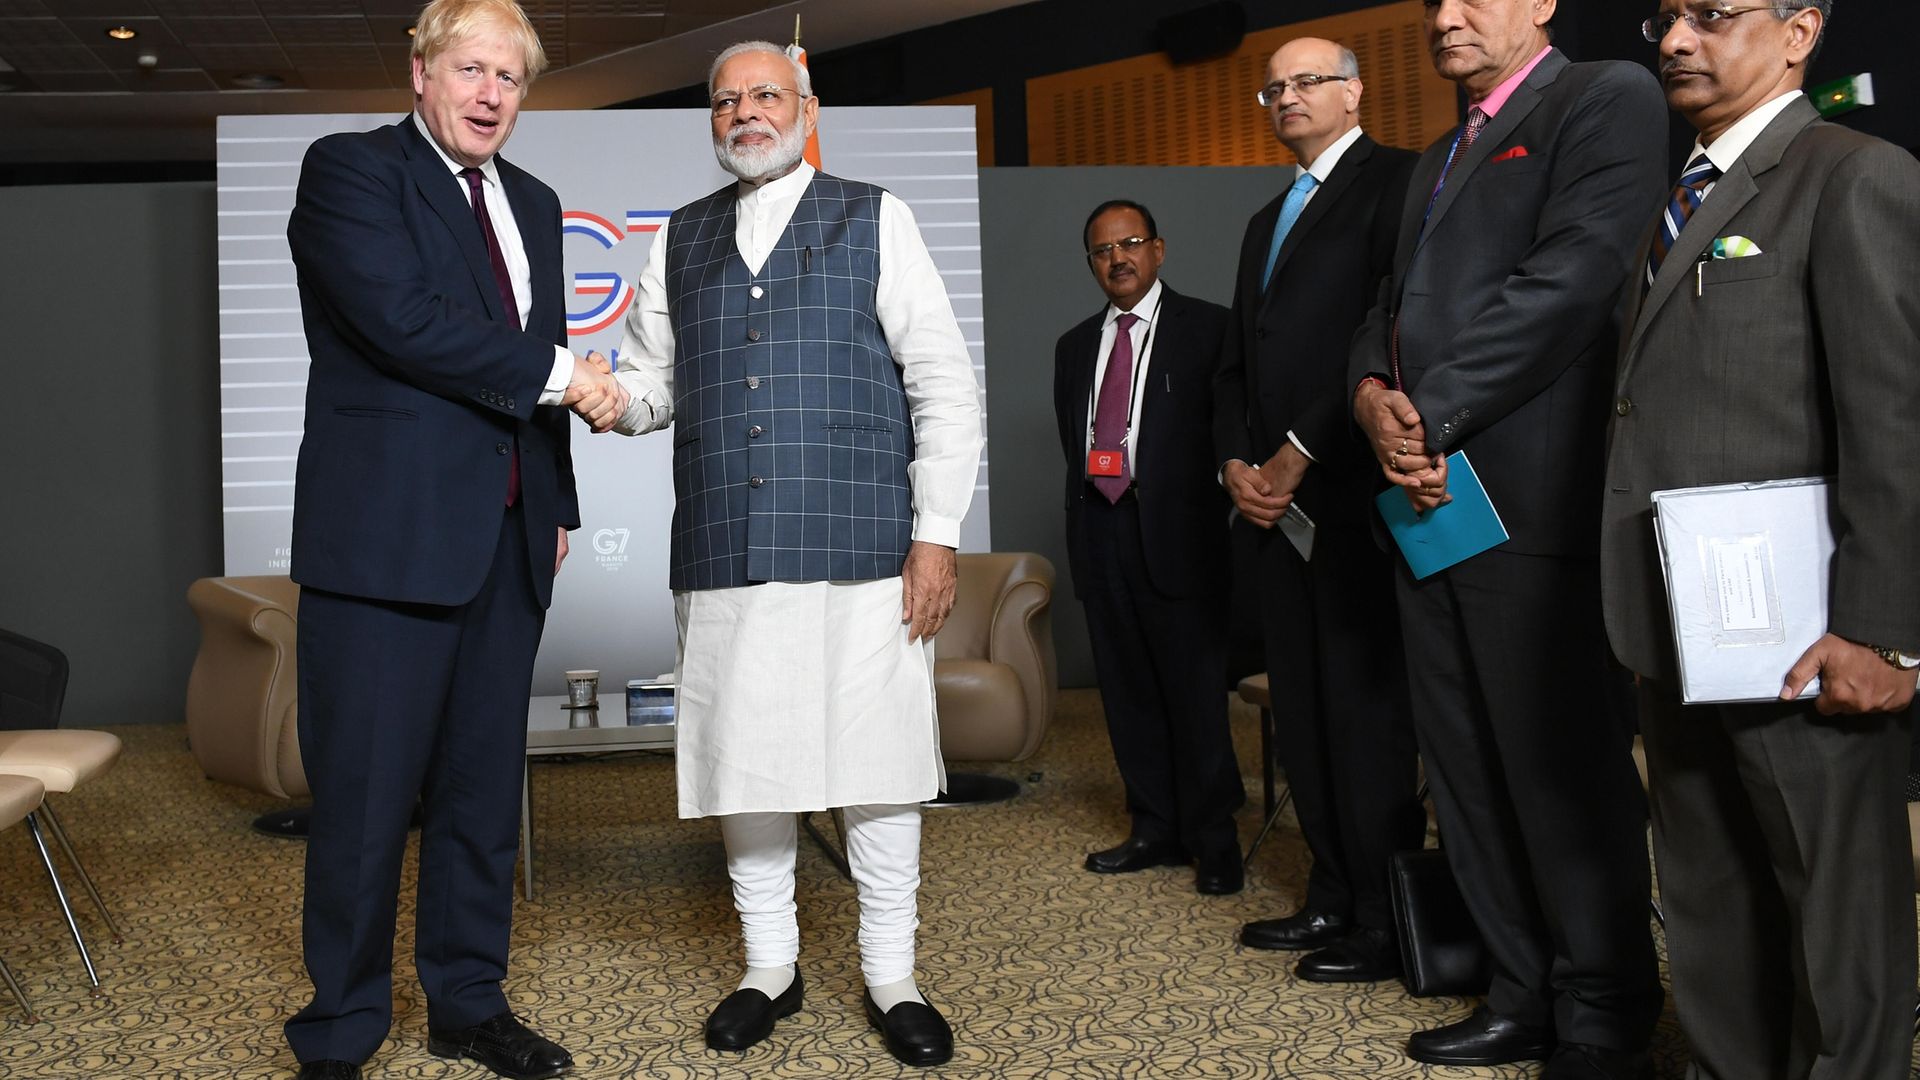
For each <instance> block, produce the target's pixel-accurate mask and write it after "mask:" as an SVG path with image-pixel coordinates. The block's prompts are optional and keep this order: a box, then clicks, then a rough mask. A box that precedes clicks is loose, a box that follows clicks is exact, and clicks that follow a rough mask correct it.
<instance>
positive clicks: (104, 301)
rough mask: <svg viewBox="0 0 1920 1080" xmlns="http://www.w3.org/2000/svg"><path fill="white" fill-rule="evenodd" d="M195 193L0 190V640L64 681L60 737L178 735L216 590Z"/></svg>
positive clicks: (214, 479) (211, 406)
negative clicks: (115, 727) (202, 617)
mask: <svg viewBox="0 0 1920 1080" xmlns="http://www.w3.org/2000/svg"><path fill="white" fill-rule="evenodd" d="M213 208H214V192H213V185H212V184H210V183H182V184H110V185H86V186H75V187H16V188H0V250H3V251H6V252H7V253H8V254H9V256H10V257H11V259H12V261H13V265H12V266H11V267H10V268H9V269H8V271H7V274H6V283H5V286H4V287H0V327H4V328H5V336H4V338H0V400H4V401H6V402H7V417H6V420H5V421H4V422H0V463H4V464H0V475H4V477H5V496H4V506H5V509H4V510H3V511H0V626H4V627H6V628H7V629H9V630H12V631H15V632H17V633H22V634H26V635H28V636H29V637H34V638H39V639H41V640H43V641H48V642H51V643H53V644H55V645H57V646H59V647H60V648H61V649H63V650H65V652H66V654H67V657H68V659H69V660H70V661H71V662H72V665H73V675H72V682H71V684H70V686H69V687H68V690H67V705H66V716H65V722H66V723H67V724H68V725H69V726H88V725H98V724H126V723H139V722H149V721H151V722H164V721H178V720H179V719H180V716H181V702H182V700H183V698H184V697H185V693H186V685H187V671H188V669H189V668H190V667H191V666H192V664H193V653H194V649H195V647H196V646H197V644H198V642H199V636H198V631H197V630H196V629H195V626H194V621H193V615H192V613H191V612H190V611H188V609H187V600H186V590H187V585H188V583H189V582H191V581H193V580H194V579H195V578H198V577H204V576H206V575H208V574H217V573H219V572H220V470H219V459H220V438H219V430H220V428H219V424H220V414H219V405H220V391H219V385H218V384H219V379H220V376H219V371H220V366H219V342H218V339H217V338H216V336H215V335H216V325H215V319H216V316H215V309H216V307H217V306H218V302H217V300H216V293H215V289H214V260H215V252H214V228H213V222H214V216H213Z"/></svg>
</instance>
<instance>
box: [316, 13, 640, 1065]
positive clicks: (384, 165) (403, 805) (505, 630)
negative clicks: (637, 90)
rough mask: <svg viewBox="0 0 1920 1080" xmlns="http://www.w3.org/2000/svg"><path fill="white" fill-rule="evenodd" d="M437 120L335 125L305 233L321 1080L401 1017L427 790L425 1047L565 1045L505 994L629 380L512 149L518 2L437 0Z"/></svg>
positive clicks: (547, 201)
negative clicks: (579, 467)
mask: <svg viewBox="0 0 1920 1080" xmlns="http://www.w3.org/2000/svg"><path fill="white" fill-rule="evenodd" d="M416 26H417V28H418V30H417V33H416V35H415V37H414V40H413V89H414V112H413V115H411V116H409V117H407V118H406V119H404V120H401V121H400V122H399V123H397V124H394V125H392V126H390V127H383V128H379V129H376V130H373V131H367V132H355V133H351V134H340V135H331V136H328V137H327V138H324V139H321V140H320V141H318V142H316V143H315V144H314V145H313V146H312V147H311V148H310V149H309V150H308V152H307V156H306V160H305V161H304V162H303V163H302V165H301V168H300V184H299V190H298V194H297V196H296V201H295V205H294V210H293V214H292V216H291V218H290V219H289V221H288V225H287V242H288V244H289V246H290V247H291V249H292V254H293V262H294V265H295V267H296V269H297V270H298V273H299V286H300V306H301V313H302V316H303V319H304V322H305V326H306V336H307V348H308V352H309V354H310V356H311V359H312V366H311V368H310V370H309V372H308V376H307V409H306V432H305V438H304V440H303V442H302V443H301V446H300V461H299V465H298V471H297V474H296V476H297V480H296V487H295V490H294V514H293V551H294V554H293V579H294V580H295V581H297V582H299V583H300V585H301V586H302V591H301V597H300V635H299V637H300V640H299V664H300V752H301V756H302V759H303V760H304V761H305V763H306V769H307V778H308V780H309V781H310V783H311V784H312V787H313V820H312V826H311V831H310V833H309V837H308V843H307V874H306V901H305V927H304V930H305V947H306V962H307V971H308V974H309V975H310V976H311V978H312V980H313V990H314V992H313V999H312V1001H311V1002H310V1003H309V1004H308V1005H307V1007H306V1008H304V1009H302V1010H301V1011H300V1013H299V1015H297V1016H295V1017H294V1018H293V1019H292V1020H290V1021H289V1022H288V1023H287V1026H286V1033H287V1041H288V1042H289V1043H291V1044H292V1046H293V1050H294V1054H295V1056H296V1057H298V1058H299V1059H300V1062H301V1068H300V1076H301V1077H303V1078H308V1080H336V1078H348V1080H350V1078H354V1077H358V1076H359V1075H360V1066H361V1064H362V1063H363V1062H365V1061H366V1060H367V1059H368V1058H369V1057H371V1056H372V1055H373V1053H374V1051H375V1050H376V1049H377V1048H378V1047H379V1045H380V1043H381V1040H383V1039H384V1038H385V1037H386V1035H387V1031H388V1028H389V1026H390V1025H391V1022H392V1017H393V998H392V967H393V932H394V918H395V907H396V904H397V896H396V893H397V891H398V888H399V882H400V861H401V857H402V855H403V853H404V851H405V849H406V842H407V822H408V818H409V817H410V815H411V814H412V812H413V808H414V805H415V803H416V801H417V802H418V803H419V804H420V805H421V807H422V809H423V823H422V827H421V836H420V880H419V916H418V927H417V929H416V942H417V944H416V947H415V953H414V961H415V967H416V969H417V970H418V972H419V975H420V982H421V986H422V988H423V989H424V990H425V992H426V999H427V1030H428V1041H427V1048H428V1050H430V1051H431V1052H432V1053H433V1054H435V1055H436V1056H440V1057H471V1058H475V1059H477V1060H479V1061H480V1062H482V1063H483V1064H485V1065H486V1066H487V1067H489V1068H491V1069H492V1070H493V1071H495V1072H497V1073H499V1074H501V1075H503V1076H511V1077H544V1076H554V1075H558V1074H559V1073H560V1072H562V1071H564V1070H565V1069H566V1068H568V1067H569V1066H570V1065H571V1064H572V1060H571V1058H569V1057H568V1055H567V1052H566V1051H565V1050H563V1049H561V1048H560V1047H559V1046H557V1045H555V1044H554V1043H553V1042H551V1041H549V1040H547V1039H544V1038H542V1037H540V1036H539V1035H536V1034H534V1033H533V1032H532V1031H530V1030H528V1029H527V1028H526V1027H525V1026H524V1025H522V1024H521V1023H520V1022H519V1021H518V1020H516V1019H515V1018H514V1015H513V1013H512V1012H511V1011H510V1010H509V1008H508V1006H507V1000H506V997H505V995H504V994H503V993H502V991H501V986H500V983H501V980H502V979H503V978H504V977H505V975H506V967H507V940H508V936H509V930H510V926H511V922H512V915H513V863H514V854H515V850H516V848H517V846H518V833H519V824H520V821H519V805H520V804H519V799H518V798H517V795H518V792H519V789H520V784H521V769H522V767H523V761H524V753H525V748H526V705H525V702H526V698H527V689H528V684H529V682H530V680H531V676H532V670H533V659H534V653H535V651H536V649H537V648H538V646H539V642H540V630H541V627H542V624H543V622H544V620H545V615H546V607H547V604H548V602H549V599H550V598H551V596H552V590H553V576H554V574H555V573H556V572H558V570H559V565H560V560H561V559H562V558H564V557H565V555H566V530H567V529H570V528H577V527H578V526H579V524H580V511H579V506H578V503H577V502H576V500H575V496H574V484H573V465H572V459H571V457H570V456H569V455H568V451H567V437H568V435H567V427H568V421H567V416H566V413H565V411H564V410H563V409H561V408H557V407H554V406H558V405H563V404H567V405H573V406H575V407H576V408H577V409H579V410H580V411H582V412H583V413H584V414H589V415H591V416H595V417H599V418H601V419H605V418H607V417H608V416H610V415H617V414H618V411H619V409H620V408H621V407H622V406H623V405H624V401H623V398H624V392H622V391H620V390H619V389H618V384H616V383H614V382H613V381H612V378H611V376H610V375H608V374H606V372H605V371H604V369H603V368H600V367H597V366H595V365H593V364H590V363H588V362H586V361H579V360H576V359H575V358H574V357H573V356H572V354H570V353H569V352H568V351H567V350H566V349H565V348H563V347H561V346H562V345H563V343H564V342H565V341H566V325H565V311H564V305H563V301H562V295H561V269H560V263H561V259H560V203H559V200H558V199H557V198H556V197H555V196H554V193H553V191H552V189H550V188H548V187H547V186H546V185H545V184H542V183H540V182H539V181H538V180H535V179H534V178H533V177H532V176H529V175H528V174H527V173H525V172H522V171H521V170H519V169H517V168H515V167H514V166H512V165H510V164H508V163H507V162H506V161H505V160H503V159H501V158H500V157H499V156H498V150H499V149H500V147H501V145H502V144H503V143H504V142H505V141H506V139H507V136H508V135H509V134H510V133H511V132H512V130H513V125H514V120H515V118H516V116H517V115H518V112H519V106H520V101H521V98H522V96H523V95H524V94H525V93H526V88H527V86H528V84H529V83H531V82H532V80H533V78H534V76H535V75H536V74H538V72H539V71H540V69H541V68H542V67H544V66H545V63H546V60H545V56H544V54H543V53H542V51H541V48H540V41H539V38H538V36H537V35H536V34H535V33H534V30H533V27H532V26H531V25H530V24H529V23H528V21H527V18H526V16H525V14H523V13H522V12H521V10H520V8H519V7H518V5H516V4H515V3H513V2H512V0H435V2H434V3H432V4H430V5H429V6H428V7H427V9H426V10H425V11H423V12H422V13H421V16H420V18H419V20H418V22H417V23H416Z"/></svg>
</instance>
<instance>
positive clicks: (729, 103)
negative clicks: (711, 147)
mask: <svg viewBox="0 0 1920 1080" xmlns="http://www.w3.org/2000/svg"><path fill="white" fill-rule="evenodd" d="M782 94H792V95H793V96H794V97H796V98H799V97H803V96H804V95H802V94H801V93H800V91H798V90H793V89H789V88H787V87H785V86H756V87H754V88H753V89H751V90H747V91H745V92H742V91H739V90H722V91H720V92H719V93H717V94H715V95H713V103H712V104H713V115H715V116H727V115H729V114H731V113H732V112H733V110H735V109H737V108H739V107H740V99H741V98H742V97H744V98H747V99H748V100H750V101H752V102H753V107H754V108H756V109H771V108H773V107H774V106H775V105H778V104H780V95H782Z"/></svg>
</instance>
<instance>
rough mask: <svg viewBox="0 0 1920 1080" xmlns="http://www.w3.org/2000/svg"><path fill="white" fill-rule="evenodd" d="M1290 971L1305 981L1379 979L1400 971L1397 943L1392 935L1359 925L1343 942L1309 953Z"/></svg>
mask: <svg viewBox="0 0 1920 1080" xmlns="http://www.w3.org/2000/svg"><path fill="white" fill-rule="evenodd" d="M1293 973H1294V974H1295V975H1298V976H1300V977H1301V978H1302V979H1305V980H1306V981H1308V982H1317V983H1352V982H1379V981H1380V980H1381V979H1391V978H1395V977H1396V976H1398V975H1399V974H1400V943H1399V942H1398V941H1396V940H1394V937H1393V934H1391V933H1389V932H1388V931H1385V930H1376V929H1374V928H1373V927H1371V926H1362V927H1360V928H1358V929H1356V930H1355V931H1354V932H1353V933H1352V934H1350V935H1349V936H1348V937H1347V939H1346V940H1345V941H1338V942H1335V943H1333V944H1332V945H1329V946H1327V947H1326V948H1324V949H1321V950H1320V951H1319V952H1312V953H1308V954H1307V955H1305V956H1303V957H1301V958H1300V962H1299V963H1298V964H1295V965H1294V968H1293Z"/></svg>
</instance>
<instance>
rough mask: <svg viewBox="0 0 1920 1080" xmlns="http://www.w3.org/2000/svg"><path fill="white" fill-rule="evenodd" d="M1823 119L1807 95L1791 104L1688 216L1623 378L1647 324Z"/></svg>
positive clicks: (1656, 282)
mask: <svg viewBox="0 0 1920 1080" xmlns="http://www.w3.org/2000/svg"><path fill="white" fill-rule="evenodd" d="M1819 118H1820V114H1819V113H1818V112H1816V111H1815V110H1814V108H1813V105H1812V104H1810V103H1809V102H1808V101H1807V99H1806V98H1804V97H1802V98H1801V99H1800V100H1798V101H1796V102H1794V103H1793V104H1792V105H1789V106H1788V107H1787V108H1785V109H1783V110H1782V111H1781V113H1780V115H1779V116H1776V117H1774V118H1773V121H1772V122H1771V123H1769V124H1768V125H1767V126H1766V128H1765V129H1764V130H1762V131H1761V132H1760V137H1759V138H1757V139H1755V140H1753V144H1752V145H1751V146H1748V147H1747V149H1746V152H1745V153H1743V154H1741V155H1740V160H1739V161H1736V162H1734V165H1733V171H1732V172H1729V173H1727V175H1725V176H1723V177H1721V178H1720V179H1719V181H1718V182H1717V183H1715V184H1714V185H1713V190H1712V191H1711V192H1709V193H1708V194H1707V199H1706V201H1705V202H1703V203H1701V204H1700V209H1698V210H1695V211H1694V212H1693V216H1692V217H1690V218H1688V219H1687V223H1686V225H1685V226H1684V227H1682V228H1681V230H1680V235H1679V236H1677V237H1675V238H1674V240H1673V247H1672V249H1671V250H1669V251H1668V252H1667V257H1666V258H1665V259H1663V260H1662V261H1661V263H1660V272H1659V273H1658V274H1656V275H1654V278H1653V285H1652V286H1651V287H1650V288H1648V289H1647V295H1646V299H1645V300H1643V301H1642V302H1641V304H1640V307H1639V310H1638V311H1637V312H1636V313H1635V315H1636V318H1635V319H1634V321H1633V334H1632V336H1631V337H1630V338H1629V339H1628V342H1627V353H1626V356H1627V362H1626V364H1623V365H1622V366H1621V372H1620V373H1621V375H1623V376H1624V375H1625V374H1626V368H1627V367H1628V366H1630V365H1631V364H1632V362H1633V357H1634V354H1635V353H1636V352H1637V351H1638V349H1639V345H1640V339H1641V337H1642V336H1644V335H1645V334H1646V331H1647V324H1648V323H1649V322H1651V321H1652V320H1653V318H1654V316H1656V315H1658V314H1659V313H1660V309H1661V308H1662V307H1663V306H1665V305H1666V302H1667V301H1668V300H1669V299H1671V298H1672V297H1673V295H1674V293H1675V292H1677V291H1678V289H1679V286H1680V284H1681V283H1682V282H1683V281H1685V280H1686V278H1687V275H1689V274H1691V273H1693V272H1694V270H1693V268H1694V264H1696V263H1698V262H1699V261H1700V260H1701V259H1702V258H1703V257H1704V256H1705V255H1706V252H1707V249H1708V248H1709V247H1710V246H1711V245H1712V244H1713V241H1714V238H1715V237H1717V236H1719V235H1720V230H1722V229H1724V228H1726V226H1727V223H1728V222H1729V221H1732V220H1733V218H1734V215H1735V214H1738V213H1739V212H1740V211H1741V210H1742V209H1744V208H1745V207H1746V205H1747V204H1748V203H1749V202H1752V201H1753V198H1754V196H1756V195H1758V194H1760V186H1759V184H1758V183H1757V182H1756V180H1755V178H1756V177H1759V176H1761V175H1763V174H1765V173H1766V172H1768V171H1769V170H1771V169H1772V168H1773V167H1774V166H1776V165H1778V164H1780V159H1781V158H1782V157H1783V156H1784V155H1785V154H1786V151H1787V146H1788V144H1790V143H1792V142H1793V140H1794V139H1795V138H1796V137H1798V136H1799V134H1800V132H1801V130H1802V129H1804V128H1805V127H1806V126H1807V125H1808V124H1811V123H1813V122H1814V121H1815V120H1817V119H1819ZM1658 225H1659V222H1658V220H1657V219H1656V220H1655V223H1654V227H1655V228H1657V227H1658ZM1647 239H1648V243H1647V245H1643V246H1642V248H1641V252H1640V262H1639V263H1638V264H1637V265H1636V267H1635V277H1634V280H1635V281H1640V280H1642V279H1643V278H1644V276H1645V274H1644V270H1643V269H1642V268H1644V267H1645V266H1646V264H1647V262H1646V253H1647V247H1648V246H1650V245H1651V242H1652V232H1651V231H1649V233H1648V238H1647Z"/></svg>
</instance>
